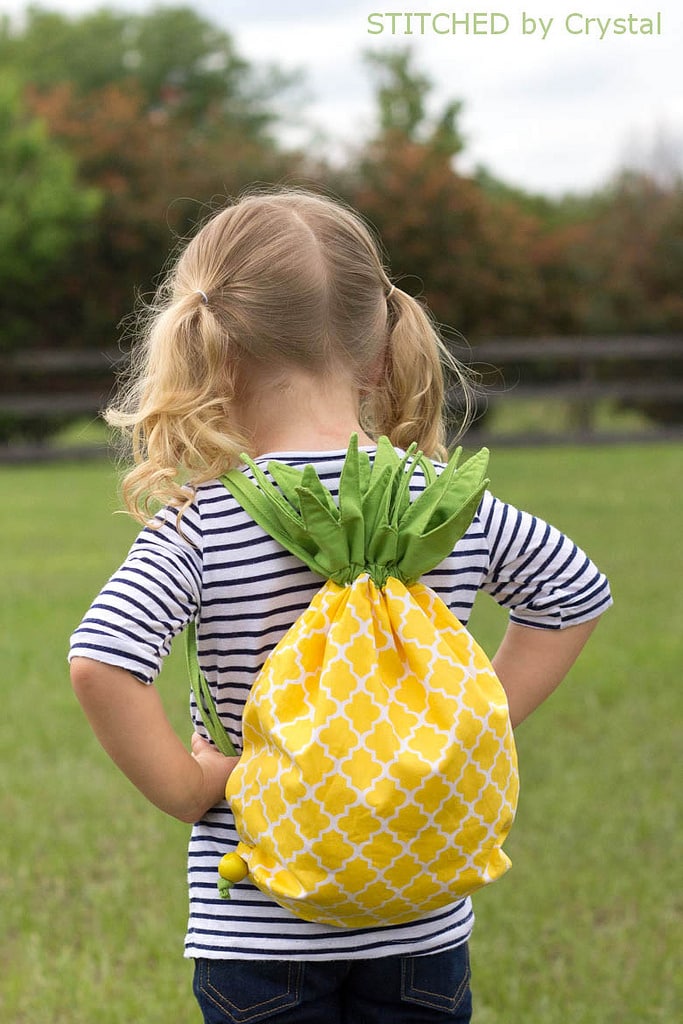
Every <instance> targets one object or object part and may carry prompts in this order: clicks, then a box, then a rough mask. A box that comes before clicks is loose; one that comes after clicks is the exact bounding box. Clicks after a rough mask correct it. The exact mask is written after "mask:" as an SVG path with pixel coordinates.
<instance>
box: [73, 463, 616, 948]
mask: <svg viewBox="0 0 683 1024" xmlns="http://www.w3.org/2000/svg"><path fill="white" fill-rule="evenodd" d="M366 450H367V451H369V452H371V453H372V452H373V451H374V449H372V448H368V449H366ZM344 455H345V452H326V453H276V454H273V455H267V456H263V457H261V458H260V459H258V460H257V462H258V463H259V465H260V466H261V467H262V468H263V469H264V470H265V469H266V467H267V461H268V459H269V458H274V457H277V458H278V459H279V460H281V461H284V462H288V463H289V464H290V465H294V466H297V467H303V466H304V465H306V464H308V463H312V464H313V465H314V466H315V467H316V469H317V471H318V475H319V476H320V479H321V480H322V482H323V483H324V484H326V485H327V487H328V488H329V489H330V491H331V492H332V493H333V494H334V495H335V496H336V495H337V493H338V484H339V474H340V472H341V467H342V463H343V458H344ZM437 469H438V467H437ZM245 472H246V473H247V475H248V476H251V472H250V471H248V470H245ZM423 486H424V478H423V477H422V475H421V473H420V472H416V473H415V474H414V475H413V477H412V480H411V491H412V494H413V496H416V495H417V494H418V493H419V492H420V490H421V489H422V487H423ZM160 518H161V520H162V526H161V528H160V529H155V530H151V529H144V530H143V531H142V532H141V533H140V535H139V536H138V538H137V540H136V541H135V543H134V544H133V547H132V548H131V550H130V552H129V554H128V557H127V559H126V561H125V562H124V564H123V565H122V566H121V568H120V569H119V570H118V571H117V572H116V573H115V574H114V575H113V576H112V578H111V579H110V580H109V582H108V583H107V584H106V585H105V586H104V588H103V589H102V591H101V592H100V594H99V595H98V597H97V598H96V599H95V601H94V602H93V604H92V606H91V607H90V609H89V611H88V612H87V614H86V616H85V618H84V619H83V621H82V623H81V624H80V626H79V627H78V628H77V629H76V631H75V632H74V634H73V636H72V638H71V649H70V654H69V657H74V656H82V657H87V658H93V659H94V660H96V661H102V662H105V663H107V664H110V665H115V666H118V667H120V668H124V669H127V670H128V671H129V672H131V673H132V674H133V675H135V676H136V677H137V678H138V679H140V680H141V681H142V682H143V683H152V682H153V681H154V680H155V679H156V677H157V675H158V673H159V671H160V668H161V664H162V662H163V659H164V657H165V656H166V655H167V654H168V652H169V649H170V645H171V641H172V639H173V637H174V636H175V635H176V634H178V633H179V632H181V630H182V629H183V628H184V627H185V626H186V625H187V623H188V622H189V621H190V620H191V619H194V618H196V619H197V633H198V650H199V661H200V665H201V668H202V671H203V673H204V675H205V677H206V679H207V681H208V683H209V685H210V687H211V690H212V693H213V696H214V700H215V702H216V706H217V708H218V711H219V714H220V716H221V718H222V721H223V723H224V725H225V726H226V728H227V730H228V732H229V734H230V736H231V739H232V741H233V743H234V745H235V747H236V749H237V750H238V751H239V750H240V746H241V720H242V710H243V708H244V703H245V700H246V698H247V695H248V693H249V690H250V687H251V685H252V683H253V682H254V679H255V678H256V675H257V674H258V672H259V670H260V668H261V666H262V665H263V663H264V661H265V659H266V658H267V656H268V654H269V653H270V652H271V651H272V650H273V648H274V646H275V645H276V644H277V642H278V641H279V640H280V639H281V638H282V636H283V635H284V634H285V633H286V631H287V629H288V628H289V627H290V626H291V625H292V623H293V622H294V621H295V620H296V618H297V617H298V616H299V615H300V614H301V612H303V611H304V610H305V609H306V607H307V606H308V604H309V602H310V601H311V599H312V598H313V596H314V594H315V593H316V591H317V590H318V589H319V588H320V586H321V581H320V578H319V577H317V576H315V575H314V574H313V573H312V572H311V571H310V570H309V569H308V568H307V567H306V566H304V565H303V564H302V563H301V562H300V561H298V560H297V559H296V558H295V557H294V556H293V555H291V554H289V553H288V552H286V551H284V550H283V548H282V547H281V546H280V545H279V544H278V543H277V542H276V541H274V540H273V539H272V538H270V537H269V536H268V535H267V534H266V533H264V531H263V530H262V529H261V528H260V527H259V526H257V525H256V524H255V523H254V521H253V520H252V519H251V518H250V517H249V516H248V515H247V514H246V513H245V512H244V511H243V510H242V508H241V507H240V506H239V505H238V504H237V502H236V501H235V499H234V498H233V497H232V496H231V495H230V494H229V493H228V491H227V490H226V489H225V488H224V487H223V485H222V484H221V483H220V482H218V481H214V482H210V483H207V484H205V485H203V486H201V487H200V488H198V490H197V493H196V495H195V498H194V501H193V503H192V505H191V506H190V507H189V508H188V509H187V511H186V512H185V514H184V515H183V517H182V520H181V523H180V529H178V528H177V522H176V513H175V511H174V510H171V509H167V510H165V511H164V512H162V513H160ZM423 582H424V583H426V584H427V585H428V586H430V587H431V588H432V589H433V590H434V591H435V592H436V593H437V594H438V596H439V597H440V598H441V599H442V600H443V601H444V602H445V604H446V605H447V606H448V607H449V608H450V609H451V610H452V611H453V613H454V614H455V615H456V616H457V618H458V619H460V621H461V622H462V623H464V624H466V623H467V621H468V619H469V617H470V613H471V610H472V605H473V603H474V599H475V597H476V594H477V592H478V591H479V590H484V591H486V592H488V593H489V594H490V595H491V596H492V597H493V598H495V600H496V601H497V602H498V603H499V604H501V605H504V606H505V607H506V608H508V609H509V611H510V617H511V619H513V620H514V621H515V622H519V623H522V624H525V625H529V626H536V627H540V628H544V629H561V628H563V627H565V626H571V625H575V624H577V623H580V622H584V621H586V620H588V619H591V618H594V617H595V616H597V615H599V614H600V613H601V612H603V611H604V610H605V609H606V608H607V607H608V606H609V605H610V603H611V597H610V592H609V585H608V582H607V580H606V579H605V577H604V576H603V575H602V574H601V573H600V572H599V571H598V569H597V568H596V567H595V565H594V564H593V563H592V562H591V561H590V559H588V558H587V556H586V555H585V554H584V553H583V552H582V551H581V550H580V549H579V548H577V547H576V545H575V544H573V543H572V541H571V540H569V539H568V538H567V537H565V536H564V535H563V534H561V533H560V532H559V531H558V530H556V529H554V528H553V527H552V526H549V525H548V524H546V523H544V522H542V521H541V520H539V519H537V518H536V517H534V516H532V515H529V514H528V513H525V512H520V511H518V510H517V509H515V508H513V507H512V506H511V505H508V504H505V503H504V502H502V501H500V500H498V499H496V498H494V497H493V496H492V495H491V494H490V493H488V492H487V493H486V494H485V495H484V497H483V499H482V501H481V504H480V506H479V509H478V512H477V515H476V516H475V518H474V520H473V522H472V525H471V526H470V528H469V529H468V530H467V532H466V534H465V536H464V537H463V538H462V539H461V540H460V541H459V542H458V544H457V545H456V547H455V549H454V550H453V552H452V553H451V555H449V557H448V558H446V559H445V561H444V562H442V563H441V564H440V565H439V566H437V567H436V568H435V569H433V570H432V571H431V572H429V573H427V574H426V575H425V576H424V577H423ZM190 711H191V715H192V720H193V723H194V726H195V728H196V729H197V731H198V732H199V733H200V734H202V735H203V736H206V732H205V729H204V726H203V724H202V722H201V718H200V716H199V714H198V711H197V708H196V706H195V704H194V700H193V698H190ZM237 841H238V837H237V834H236V832H235V827H234V821H233V818H232V814H231V812H230V809H229V807H228V805H227V803H225V802H224V803H222V804H219V805H218V806H217V807H215V808H213V809H212V810H211V811H210V812H209V813H208V814H207V815H206V816H205V818H203V819H202V820H201V821H199V822H197V823H196V824H195V825H194V826H193V828H192V834H191V838H190V843H189V856H188V880H189V893H190V918H189V924H188V930H187V936H186V943H185V955H186V956H188V957H208V958H216V959H230V958H236V959H247V958H264V957H272V958H277V959H299V960H312V959H322V960H324V959H355V958H368V957H379V956H389V955H392V954H397V953H401V954H407V953H412V954H418V953H429V952H437V951H440V950H444V949H447V948H450V947H452V946H456V945H458V944H460V943H462V942H464V941H466V939H467V938H468V936H469V934H470V932H471V929H472V924H473V914H472V906H471V901H470V899H469V898H467V899H465V900H461V901H459V902H457V903H455V904H454V905H452V906H450V907H446V908H445V909H441V910H438V911H435V912H432V913H430V914H429V915H427V916H425V917H424V918H421V919H420V920H418V921H415V922H411V923H409V924H404V925H399V926H391V927H386V928H363V929H358V928H355V929H342V928H335V927H331V926H324V925H318V924H314V923H310V922H307V921H303V920H300V919H299V918H297V917H295V916H294V915H293V914H291V913H290V912H289V911H287V910H284V909H283V908H281V907H279V906H278V905H277V904H275V903H273V902H272V901H271V900H270V899H268V897H266V896H265V895H263V894H262V893H261V892H260V891H259V890H258V889H257V888H256V887H255V886H253V885H252V884H251V883H250V882H249V881H248V880H247V881H245V882H243V883H240V885H238V886H237V887H236V888H235V889H234V890H233V892H232V894H231V898H230V899H229V900H222V899H220V897H219V895H218V891H217V889H216V867H217V863H218V860H219V859H220V857H221V856H222V854H223V853H225V852H226V851H228V850H230V849H231V848H233V847H234V846H235V845H236V843H237Z"/></svg>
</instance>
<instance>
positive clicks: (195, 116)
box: [0, 7, 298, 141]
mask: <svg viewBox="0 0 683 1024" xmlns="http://www.w3.org/2000/svg"><path fill="white" fill-rule="evenodd" d="M0 63H1V64H2V66H3V67H5V68H11V69H13V70H14V72H15V73H16V74H17V75H20V76H21V77H23V79H24V81H26V82H29V83H31V85H32V86H33V87H34V88H36V89H37V90H39V91H40V90H48V91H49V90H51V89H52V88H54V87H55V86H58V85H61V84H63V83H65V82H68V83H70V84H71V86H72V88H73V90H74V93H75V94H76V95H78V96H81V97H82V96H87V95H89V94H91V93H96V92H98V91H99V90H101V89H103V88H105V87H107V86H110V85H119V86H122V87H123V86H131V85H134V87H135V89H136V90H137V92H138V93H139V95H140V98H141V101H142V106H143V108H144V109H147V110H149V111H157V112H161V113H162V114H163V116H165V117H167V118H168V117H177V118H181V119H183V120H185V121H186V122H189V123H192V124H193V125H195V126H198V125H201V124H202V123H203V121H204V120H205V119H208V120H209V121H210V122H211V123H212V124H215V123H216V122H220V123H223V124H230V125H233V126H239V128H240V131H241V133H242V135H243V136H246V137H249V138H254V139H261V140H262V141H265V140H266V138H267V137H268V131H269V129H270V128H271V127H272V124H273V123H274V121H275V119H276V116H277V115H276V113H275V103H274V99H275V97H277V98H278V103H281V97H282V95H283V94H286V92H287V90H288V89H289V88H290V87H291V86H292V85H294V84H295V83H296V82H297V81H298V76H297V75H296V74H284V73H283V72H281V71H278V70H277V69H274V68H269V69H266V70H265V71H262V72H256V71H255V69H254V68H252V67H251V66H250V65H249V64H248V63H247V62H246V61H245V60H244V59H243V58H242V57H240V56H239V55H238V54H237V52H236V50H235V46H234V43H233V41H232V38H231V36H230V35H229V34H228V33H227V32H224V31H223V30H221V29H220V28H218V27H217V26H216V25H213V24H211V23H210V22H208V21H206V20H204V19H203V18H201V17H200V16H199V15H198V14H197V13H196V12H195V11H193V10H192V9H191V8H190V7H157V8H155V9H153V10H152V11H150V12H149V13H146V14H141V15H135V14H131V13H127V12H115V11H113V10H109V9H106V8H104V9H101V10H98V11H95V12H93V13H91V14H86V15H84V16H82V17H80V18H69V17H68V16H66V15H64V14H60V13H59V12H57V11H52V10H45V9H43V8H41V7H29V9H28V12H27V17H26V22H25V25H24V26H23V27H22V28H21V29H13V27H12V25H11V23H10V22H9V21H8V20H7V19H5V21H4V22H3V23H2V24H0Z"/></svg>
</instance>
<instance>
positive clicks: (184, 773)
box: [71, 657, 238, 822]
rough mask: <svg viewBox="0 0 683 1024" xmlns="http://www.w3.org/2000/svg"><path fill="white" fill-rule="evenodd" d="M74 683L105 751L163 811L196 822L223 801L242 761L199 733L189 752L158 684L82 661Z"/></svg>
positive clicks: (77, 665)
mask: <svg viewBox="0 0 683 1024" xmlns="http://www.w3.org/2000/svg"><path fill="white" fill-rule="evenodd" d="M71 681H72V684H73V688H74V691H75V693H76V696H77V698H78V700H79V701H80V703H81V706H82V707H83V710H84V711H85V714H86V716H87V718H88V720H89V722H90V724H91V726H92V728H93V731H94V732H95V735H96V736H97V738H98V740H99V741H100V743H101V744H102V746H103V747H104V749H105V750H106V752H107V753H108V754H109V756H110V757H111V758H112V760H113V761H114V762H115V763H116V764H117V765H118V766H119V768H120V769H121V770H122V771H123V773H124V774H125V775H127V776H128V778H129V779H130V781H131V782H132V783H133V784H134V785H135V786H137V788H138V789H139V790H140V791H141V792H142V793H143V794H144V795H145V796H146V797H147V799H148V800H150V801H151V802H152V803H153V804H155V805H156V806H157V807H159V808H161V810H162V811H166V813H167V814H170V815H172V816H173V817H174V818H179V819H180V820H181V821H185V822H195V821H198V820H199V819H200V818H201V817H203V815H204V814H205V813H206V812H207V811H208V810H209V809H210V808H211V807H214V806H215V805H216V804H217V803H219V802H220V801H221V800H222V799H224V796H225V784H226V782H227V780H228V776H229V775H230V772H231V771H232V769H233V768H234V766H235V765H236V764H237V761H238V758H236V757H224V756H223V754H221V753H220V752H219V751H218V750H216V748H215V747H213V746H211V744H210V743H207V742H206V741H205V740H203V739H202V738H201V737H200V736H199V735H197V733H195V734H194V736H193V737H192V753H190V752H189V751H188V750H187V749H186V748H185V746H184V745H183V743H182V741H181V740H180V738H179V737H178V736H177V734H176V733H175V732H174V730H173V727H172V726H171V723H170V722H169V720H168V718H167V717H166V712H165V711H164V708H163V705H162V703H161V698H160V696H159V694H158V692H157V690H156V688H155V687H154V686H145V685H144V684H143V683H141V682H140V680H139V679H136V677H135V676H133V675H131V673H130V672H127V671H126V670H125V669H122V668H116V667H114V666H112V665H106V664H104V663H103V662H99V661H92V660H91V659H90V658H81V657H75V658H73V660H72V662H71Z"/></svg>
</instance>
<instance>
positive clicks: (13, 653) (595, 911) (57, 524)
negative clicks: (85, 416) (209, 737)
mask: <svg viewBox="0 0 683 1024" xmlns="http://www.w3.org/2000/svg"><path fill="white" fill-rule="evenodd" d="M682 455H683V450H682V449H681V448H680V447H679V446H655V445H653V446H642V447H632V448H627V447H615V448H604V449H584V450H575V449H570V448H556V449H544V450H541V451H531V450H526V451H521V450H506V451H500V452H498V453H496V454H495V456H494V458H493V460H492V465H491V475H492V478H493V481H494V485H495V486H494V489H495V491H496V492H497V493H498V494H500V495H501V496H502V497H505V498H507V499H508V500H510V501H513V502H516V503H517V504H519V505H521V506H522V507H530V508H533V510H534V511H536V512H537V513H538V514H540V515H542V516H545V517H546V518H548V519H550V520H551V521H552V522H554V523H555V524H556V525H558V526H559V527H561V528H563V529H565V530H566V531H567V532H568V533H570V534H571V535H572V536H573V537H574V539H575V540H577V542H578V543H580V544H581V545H583V546H584V547H586V548H587V550H588V551H589V552H590V553H591V555H592V556H593V557H594V558H595V559H596V561H598V563H599V564H600V565H601V567H603V568H604V569H605V570H606V571H607V572H608V574H609V575H610V578H611V581H612V585H613V591H614V595H615V600H616V605H615V608H613V609H612V610H611V611H610V612H609V613H608V614H607V615H606V617H605V619H604V621H603V622H602V623H601V625H600V627H599V629H598V631H597V633H596V634H595V637H594V639H593V640H592V641H591V644H590V646H589V648H588V649H587V651H586V652H585V653H584V655H583V657H582V659H581V661H580V662H579V664H578V665H577V666H576V668H575V669H574V670H573V672H572V674H571V676H570V678H569V679H568V680H567V682H566V683H565V684H564V686H563V687H562V688H561V689H560V691H559V692H558V693H557V694H556V695H555V696H554V697H553V698H551V700H549V701H548V702H547V704H546V705H544V707H542V708H541V709H540V710H539V711H538V712H537V713H536V714H535V715H534V716H533V718H531V719H530V720H529V721H528V722H527V723H525V724H524V725H523V726H522V727H521V728H520V729H519V733H518V742H519V749H520V762H521V771H522V786H523V789H522V800H521V805H520V810H519V815H518V820H517V823H516V825H515V828H514V829H513V833H512V835H511V837H510V840H509V843H508V847H507V848H508V851H509V853H510V855H511V857H512V860H513V870H512V871H511V872H510V873H509V874H508V875H507V876H506V878H505V879H504V880H502V881H501V882H500V883H499V884H498V885H495V886H493V887H492V888H491V889H490V890H486V891H484V892H482V893H480V894H478V895H477V897H476V900H475V909H476V912H477V918H478V921H477V926H476V928H475V935H474V939H473V942H472V955H473V972H474V981H473V988H474V996H475V1016H474V1020H475V1022H476V1024H629V1022H634V1024H635V1022H638V1024H647V1022H655V1021H661V1022H667V1024H671V1022H673V1021H674V1020H677V1019H679V1014H680V1010H681V1006H683V980H682V973H681V971H680V970H679V958H680V949H681V939H682V937H683V936H682V929H681V916H682V913H681V903H680V859H681V858H680V851H681V830H680V825H679V819H678V813H677V812H678V808H679V806H680V800H679V790H680V784H679V781H678V780H679V772H680V767H679V765H678V761H679V757H678V754H679V748H680V721H681V717H680V712H681V705H682V703H683V700H682V698H681V692H682V691H681V685H680V674H681V666H682V665H683V630H682V629H681V622H682V621H683V586H681V579H682V578H683V573H682V571H681V570H682V569H683V566H682V565H681V544H680V532H681V506H682V504H683V502H682V498H683V495H682V493H681V491H682V489H683V473H682V471H681V470H682V468H683V459H682ZM0 480H1V481H2V484H3V493H4V495H5V497H4V502H3V511H2V524H3V525H2V544H3V557H2V573H3V579H4V581H5V583H4V586H3V588H2V598H1V602H2V604H1V606H0V611H1V618H0V643H2V647H3V652H2V653H3V664H4V666H5V672H4V681H3V698H4V700H3V704H4V707H3V720H2V759H3V772H2V791H1V804H0V813H1V814H2V843H1V845H0V858H1V862H0V930H1V942H2V945H1V947H0V957H1V959H0V963H1V964H2V967H1V968H0V1020H1V1021H3V1022H5V1021H6V1022H8V1024H94V1022H95V1021H97V1024H131V1022H135V1024H138V1022H139V1024H193V1022H195V1024H197V1022H198V1020H199V1014H198V1012H197V1010H196V1009H195V1005H194V1000H193V997H192V995H191V987H190V977H191V968H190V965H189V964H188V963H187V962H185V961H183V960H182V958H181V949H182V937H183V930H184V925H185V911H186V895H185V879H184V856H185V842H186V836H187V831H188V830H187V827H186V826H184V825H182V824H180V823H177V822H174V821H171V820H169V819H166V818H165V817H164V816H163V815H161V814H160V813H159V812H157V811H156V810H155V809H154V808H152V807H150V806H148V805H147V804H146V803H145V802H144V800H143V799H142V797H140V796H139V795H138V794H137V793H136V792H135V791H134V790H133V789H132V787H131V786H130V785H129V784H128V783H127V782H126V780H125V779H123V777H121V776H120V775H119V774H118V773H117V771H116V769H114V768H113V767H112V766H111V765H110V764H109V762H108V761H107V759H106V757H105V755H104V754H103V753H102V752H101V751H100V749H99V747H98V746H97V744H96V742H95V740H94V739H93V738H92V737H91V735H90V732H89V729H88V727H87V725H86V723H85V719H84V718H83V715H82V713H81V711H80V709H79V708H78V706H77V704H76V702H75V700H74V698H73V696H72V694H71V689H70V686H69V683H68V677H67V670H66V662H65V654H66V648H67V643H68V636H69V633H70V632H71V630H72V629H73V627H74V626H75V625H76V623H77V622H78V620H79V618H80V616H81V614H82V613H83V611H84V610H85V607H86V606H87V604H88V603H89V602H90V600H91V598H92V597H93V596H94V594H95V593H96V591H97V590H98V589H99V587H100V586H101V584H102V583H103V581H104V579H105V577H106V575H107V574H108V573H109V572H111V571H112V570H113V569H114V568H115V567H116V566H117V564H118V562H119V561H120V560H121V558H122V557H123V555H124V554H125V551H126V549H127V546H128V544H129V542H130V541H131V540H132V538H133V536H134V533H135V527H134V526H133V524H131V522H130V521H129V520H127V519H126V518H125V517H123V516H114V515H112V512H113V510H114V508H115V503H116V496H115V475H114V473H113V471H112V469H111V467H110V466H108V465H107V464H105V463H102V464H89V465H84V466H77V465H59V466H56V467H40V468H21V469H20V468H16V469H14V468H12V469H7V468H6V469H2V470H0ZM474 628H475V631H477V632H478V634H479V636H480V638H481V639H482V640H483V641H484V643H485V646H488V647H492V646H494V645H495V641H496V638H497V636H498V635H499V634H500V632H501V630H502V628H503V618H502V616H501V614H500V611H499V609H497V608H496V607H495V606H494V605H492V604H491V602H486V603H483V604H482V605H481V606H478V607H477V609H476V612H475V623H474ZM159 685H160V689H161V692H162V694H163V696H164V700H165V702H166V705H167V708H168V711H169V714H170V716H171V718H172V719H173V721H174V722H175V723H176V724H177V727H178V729H179V731H180V732H181V734H182V735H184V736H187V737H188V738H189V733H190V728H189V722H188V719H187V710H186V709H187V688H186V683H185V679H184V672H183V667H182V663H181V661H180V659H179V658H178V657H176V656H172V658H171V659H170V660H169V663H168V665H167V667H166V669H165V670H164V673H163V676H162V679H161V681H160V684H159Z"/></svg>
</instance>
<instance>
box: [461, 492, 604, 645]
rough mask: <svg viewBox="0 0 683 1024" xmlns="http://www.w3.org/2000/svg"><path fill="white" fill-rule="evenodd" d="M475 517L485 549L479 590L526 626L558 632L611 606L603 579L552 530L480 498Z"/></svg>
mask: <svg viewBox="0 0 683 1024" xmlns="http://www.w3.org/2000/svg"><path fill="white" fill-rule="evenodd" d="M479 517H480V520H481V522H482V525H483V529H484V534H485V536H486V537H487V539H488V544H489V554H490V559H489V568H488V572H487V573H486V574H485V577H484V579H483V580H482V583H481V589H482V590H484V591H486V592H487V593H488V594H490V595H491V597H493V598H494V599H495V600H496V601H497V602H498V604H500V605H503V606H504V607H506V608H509V609H510V619H511V620H512V621H514V622H518V623H520V624H521V625H525V626H536V627H539V628H542V629H563V628H565V627H567V626H575V625H578V624H579V623H581V622H587V621H589V620H590V619H593V618H596V617H597V616H598V615H601V614H602V612H604V611H605V610H606V609H607V608H609V606H610V605H611V604H612V596H611V593H610V587H609V583H608V581H607V578H606V577H605V575H604V574H603V573H602V572H600V570H599V569H598V568H597V566H596V565H595V564H594V563H593V562H592V561H591V560H590V558H589V557H588V556H587V555H586V553H585V552H584V551H582V550H581V548H579V547H577V545H576V544H575V543H574V542H573V541H572V540H571V539H570V538H569V537H567V536H565V535H564V534H563V533H561V532H560V531H559V530H557V529H556V528H555V527H554V526H550V525H549V524H548V523H546V522H544V521H543V520H542V519H539V518H538V517H537V516H534V515H531V514H530V513H528V512H521V511H520V510H519V509H516V508H514V507H513V506H512V505H509V504H506V503H505V502H503V501H500V500H498V499H497V498H494V497H493V495H491V494H488V493H487V494H485V495H484V498H483V500H482V503H481V506H480V509H479Z"/></svg>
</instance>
